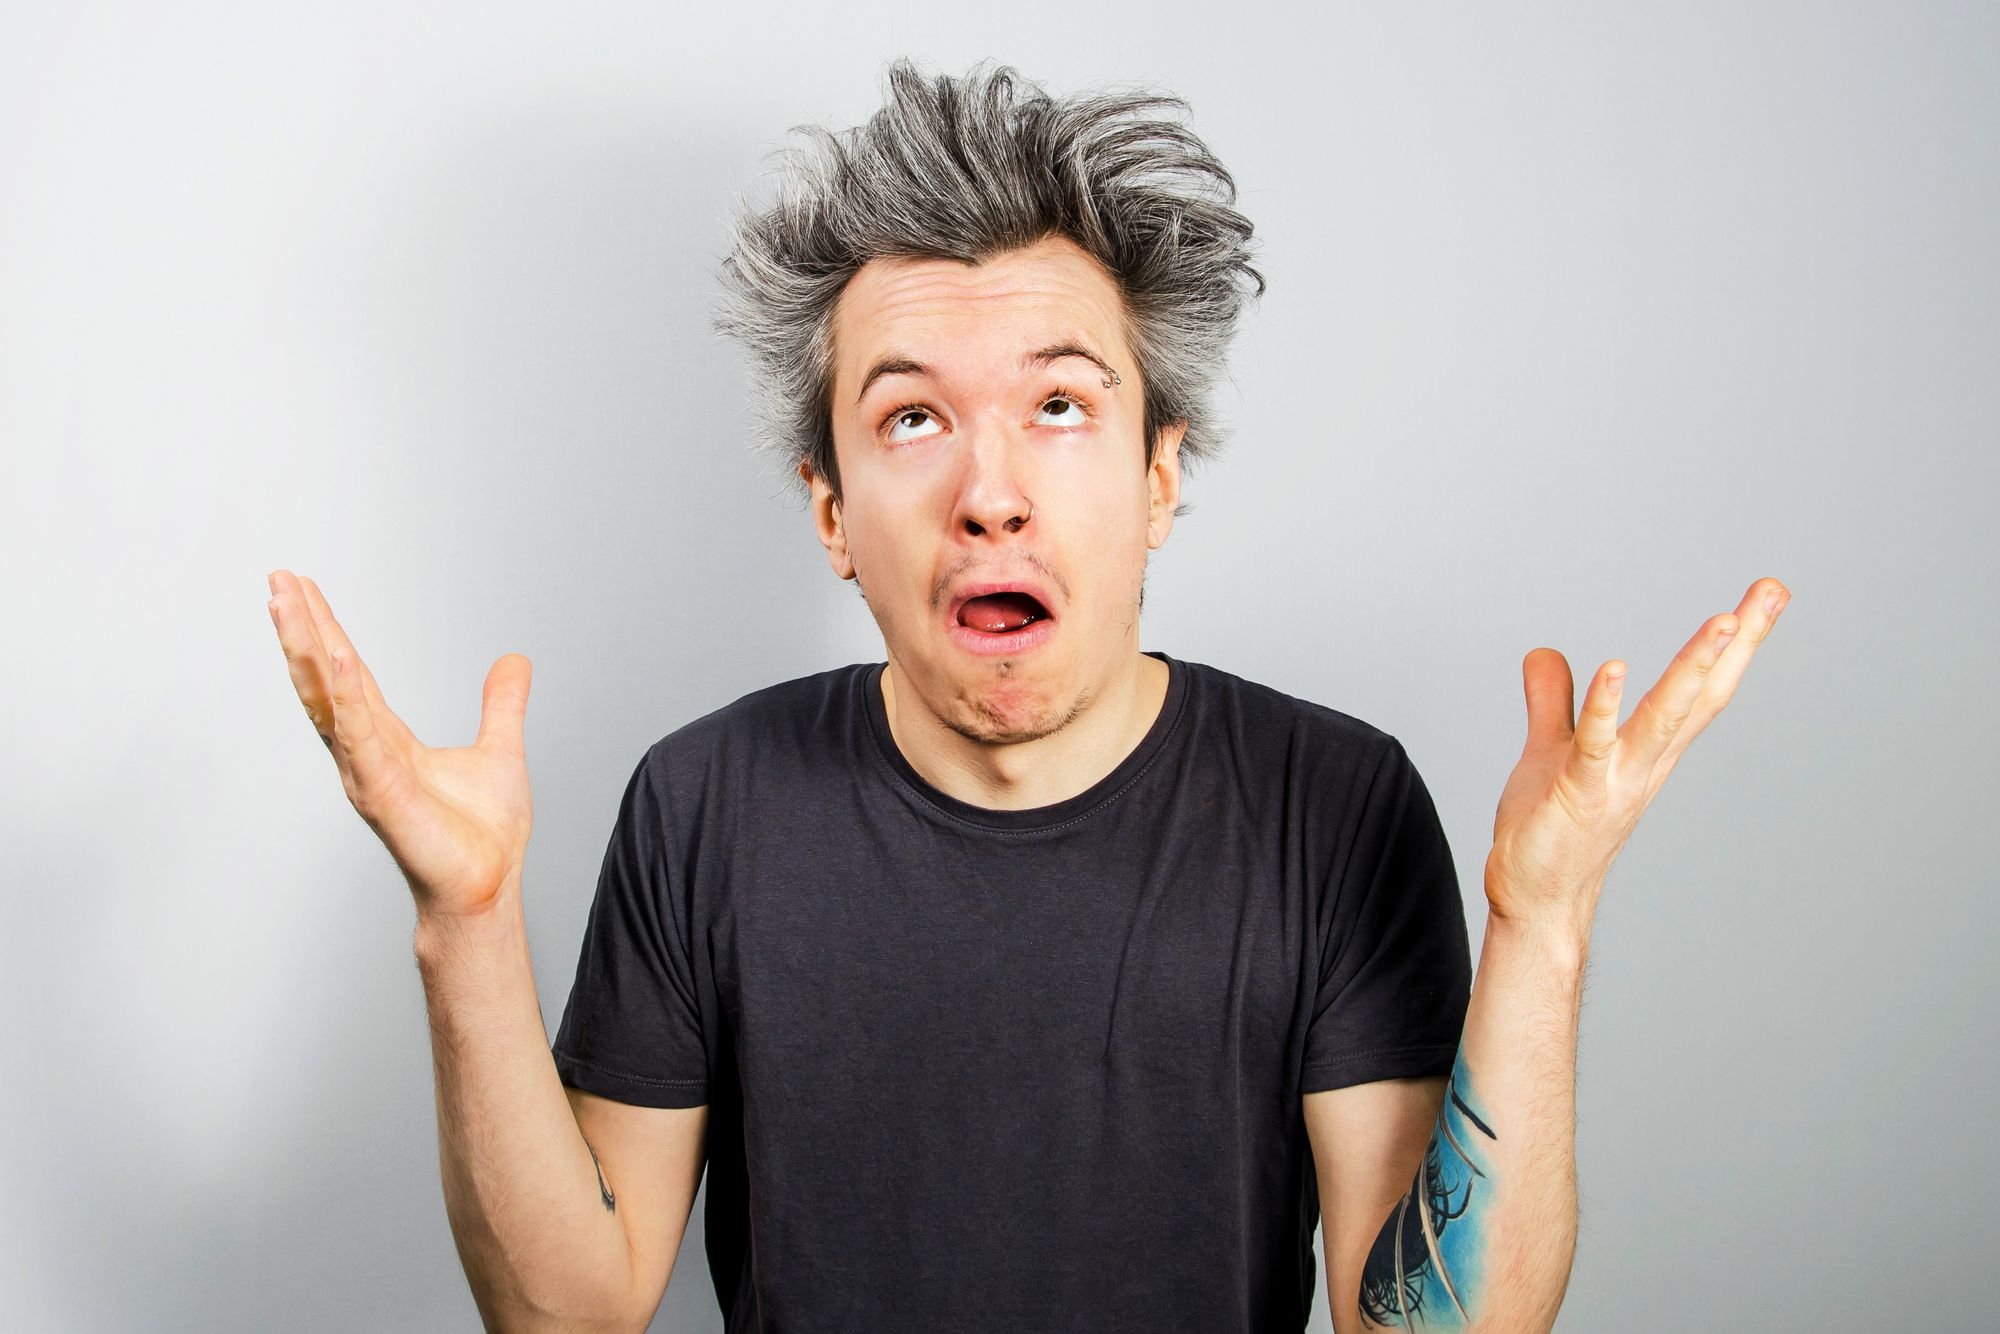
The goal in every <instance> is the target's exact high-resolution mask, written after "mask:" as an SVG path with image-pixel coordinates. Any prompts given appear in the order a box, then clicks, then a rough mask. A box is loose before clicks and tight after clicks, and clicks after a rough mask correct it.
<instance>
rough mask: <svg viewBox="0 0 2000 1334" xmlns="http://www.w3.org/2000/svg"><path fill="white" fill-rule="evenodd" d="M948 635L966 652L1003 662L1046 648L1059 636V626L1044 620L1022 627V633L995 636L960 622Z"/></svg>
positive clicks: (952, 624)
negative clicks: (1056, 635)
mask: <svg viewBox="0 0 2000 1334" xmlns="http://www.w3.org/2000/svg"><path fill="white" fill-rule="evenodd" d="M947 632H948V633H949V634H950V635H951V642H952V643H954V644H956V645H958V646H959V647H960V648H962V649H964V650H965V651H966V652H967V653H976V654H979V655H980V656H982V657H988V658H1000V657H1007V656H1010V655H1012V654H1017V653H1026V652H1028V650H1030V649H1034V648H1039V647H1041V646H1042V645H1043V644H1046V643H1048V642H1049V637H1050V636H1051V635H1053V634H1055V632H1056V623H1055V622H1054V621H1053V620H1050V619H1049V618H1048V617H1046V616H1044V617H1043V618H1042V619H1041V620H1039V621H1031V622H1030V623H1028V624H1027V625H1024V626H1022V627H1021V628H1020V629H1019V630H1008V631H1006V632H1005V633H1002V634H997V635H995V634H988V633H987V632H986V631H984V630H975V629H973V628H972V627H971V626H969V625H960V624H959V623H958V622H956V621H953V622H952V623H951V625H950V626H949V627H947Z"/></svg>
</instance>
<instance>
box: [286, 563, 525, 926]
mask: <svg viewBox="0 0 2000 1334" xmlns="http://www.w3.org/2000/svg"><path fill="white" fill-rule="evenodd" d="M270 586H271V601H270V604H269V605H270V611H271V621H272V624H274V625H275V626H277V629H278V642H279V644H281V645H282V646H283V648H284V650H285V661H286V663H287V664H288V665H289V667H290V668H291V674H292V685H293V687H294V688H295V689H296V690H297V691H298V695H299V702H300V703H301V704H303V705H305V710H306V717H307V718H308V719H310V720H311V722H312V725H313V729H314V730H315V731H316V732H318V733H319V737H320V740H321V741H322V742H324V743H325V744H326V747H327V750H328V751H329V752H331V754H332V755H333V762H334V766H335V767H336V768H337V769H339V771H340V782H341V786H342V787H343V788H344V789H346V792H347V799H348V801H349V802H351V803H352V804H353V806H354V809H355V811H356V812H357V813H359V815H360V816H361V818H362V819H363V820H365V821H367V823H368V827H369V828H370V829H373V830H374V831H375V833H376V835H377V836H378V837H379V838H380V839H381V840H382V842H383V843H384V844H385V845H386V846H387V847H388V849H389V854H390V855H391V856H392V857H394V858H395V859H396V865H397V866H399V867H401V868H402V871H403V876H404V878H405V879H406V880H407V881H409V885H410V891H411V893H413V894H414V895H416V899H417V908H418V911H419V913H440V914H445V915H449V916H462V915H466V914H472V913H478V912H481V911H484V910H485V909H487V908H489V907H491V906H492V905H493V904H494V903H496V902H498V900H499V898H500V895H501V893H502V891H503V890H505V889H507V888H508V887H509V886H510V885H511V886H514V887H516V888H518V886H519V883H520V873H521V866H522V862H523V860H524V858H525V856H526V853H527V847H528V834H529V830H530V829H531V828H532V826H533V824H534V807H533V803H532V802H531V800H530V798H529V794H528V763H527V755H526V752H525V750H524V748H523V739H522V725H523V720H524V718H525V715H526V713H527V707H528V683H529V679H530V676H531V674H532V668H531V665H530V663H529V662H528V660H527V658H525V657H523V656H522V655H521V654H519V653H509V654H506V655H505V656H503V657H502V658H501V659H500V660H499V661H498V662H495V663H494V664H493V666H492V667H491V668H490V669H489V670H488V671H487V673H486V687H485V691H484V694H483V697H482V698H481V700H480V710H479V735H478V737H477V739H476V740H475V741H474V742H473V743H472V744H471V745H470V746H457V747H450V748H442V749H434V748H432V747H429V746H426V745H424V744H423V743H422V742H420V741H418V740H417V738H416V736H415V735H414V734H413V733H412V732H411V731H410V729H409V728H408V727H407V726H405V725H404V723H403V720H402V719H400V718H398V717H397V716H396V715H395V714H394V713H393V712H391V711H390V709H389V706H388V705H387V704H386V703H384V702H383V700H382V692H381V690H380V689H378V688H377V687H376V684H375V677H374V674H373V673H371V672H370V671H369V670H368V665H367V664H366V663H364V662H362V661H361V658H360V655H359V654H357V653H355V651H354V646H353V645H352V644H351V643H349V642H348V639H347V635H346V632H344V631H343V630H342V629H341V628H340V622H338V621H336V620H334V618H333V611H332V609H331V608H329V607H328V606H327V604H326V599H325V598H324V597H322V596H321V595H320V591H319V587H318V586H317V585H316V584H314V583H313V581H312V580H310V579H302V578H300V577H298V576H297V575H294V574H293V573H292V572H291V571H289V570H274V571H272V572H271V575H270Z"/></svg>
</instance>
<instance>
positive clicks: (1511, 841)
mask: <svg viewBox="0 0 2000 1334" xmlns="http://www.w3.org/2000/svg"><path fill="white" fill-rule="evenodd" d="M1791 596H1792V595H1791V592H1790V591H1789V590H1788V589H1786V587H1785V586H1784V585H1783V584H1781V583H1779V582H1778V581H1777V580H1776V579H1770V578H1765V579H1759V580H1757V581H1756V582H1755V583H1753V584H1751V585H1750V588H1749V590H1748V591H1747V592H1746V593H1745V594H1744V595H1743V600H1742V602H1740V603H1738V604H1737V608H1736V611H1735V613H1734V614H1733V615H1731V614H1727V613H1725V614H1723V615H1720V616H1712V617H1710V618H1709V619H1708V620H1707V621H1706V622H1704V623H1703V625H1702V627H1701V629H1699V630H1697V631H1696V632H1695V634H1694V637H1693V638H1692V639H1690V640H1688V642H1687V643H1686V644H1685V645H1684V646H1683V647H1682V648H1681V651H1680V652H1679V653H1678V654H1676V655H1675V656H1674V660H1673V662H1672V663H1670V664H1668V666H1667V670H1666V672H1665V673H1664V674H1662V675H1661V677H1660V679H1659V680H1658V681H1657V682H1655V683H1654V685H1653V688H1652V689H1651V690H1648V691H1647V692H1646V695H1645V698H1643V699H1641V700H1640V701H1639V703H1638V705H1637V707H1635V708H1634V709H1633V711H1632V716H1631V717H1630V718H1628V719H1627V720H1626V721H1625V724H1624V726H1622V727H1621V726H1619V725H1618V701H1619V694H1620V687H1621V686H1622V684H1623V679H1624V675H1625V664H1624V663H1623V662H1621V661H1619V660H1618V659H1616V658H1613V659H1612V660H1611V661H1609V662H1607V663H1605V664H1604V665H1603V666H1602V667H1600V668H1598V669H1597V675H1596V676H1595V677H1594V678H1592V681H1591V684H1590V687H1589V689H1588V691H1587V692H1586V693H1585V695H1584V700H1583V712H1582V714H1581V716H1577V715H1576V714H1575V711H1574V706H1573V699H1574V695H1573V682H1572V680H1571V678H1570V670H1569V660H1568V659H1566V658H1564V657H1563V655H1562V654H1561V653H1559V652H1557V651H1556V650H1555V649H1552V648H1537V649H1534V650H1533V651H1531V652H1530V653H1529V654H1528V656H1527V658H1526V659H1525V660H1524V661H1523V662H1522V664H1521V676H1522V682H1523V686H1524V688H1525V691H1526V694H1527V701H1528V740H1527V745H1526V746H1525V747H1524V748H1523V750H1522V752H1521V760H1520V763H1519V764H1517V765H1516V766H1515V767H1514V772H1513V773H1512V774H1511V775H1510V776H1509V777H1508V779H1507V786H1506V789H1505V790H1504V791H1503V792H1502V793H1501V796H1500V809H1499V813H1498V814H1497V815H1496V816H1495V818H1494V821H1493V851H1492V853H1491V854H1490V855H1489V856H1488V857H1487V860H1486V898H1487V902H1488V903H1489V905H1490V906H1491V909H1492V912H1493V915H1494V916H1495V917H1499V918H1504V919H1507V920H1508V921H1510V922H1514V923H1517V924H1523V925H1527V926H1531V927H1548V928H1551V929H1554V930H1556V931H1559V932H1562V933H1564V934H1565V935H1566V936H1568V937H1569V938H1571V939H1576V940H1587V939H1588V938H1589V931H1590V924H1591V922H1592V920H1593V918H1594V917H1595V914H1596V911H1597V897H1598V893H1599V891H1600V890H1601V889H1602V888H1603V883H1604V876H1605V873H1606V872H1607V871H1608V870H1610V868H1611V862H1612V859H1613V858H1615V857H1616V856H1617V855H1618V853H1619V850H1620V849H1622V848H1623V847H1624V846H1625V841H1626V840H1627V839H1628V838H1630V837H1631V834H1632V829H1633V827H1634V826H1635V825H1637V824H1638V822H1639V817H1640V815H1642V814H1643V813H1644V812H1645V810H1646V807H1647V806H1648V805H1650V804H1651V802H1652V800H1653V794H1654V793H1656V792H1658V791H1659V790H1660V784H1662V783H1664V782H1665V781H1666V778H1667V775H1668V774H1669V773H1671V772H1672V771H1673V767H1674V764H1675V762H1676V761H1678V760H1679V759H1680V755H1681V752H1682V751H1684V750H1686V749H1687V747H1688V744H1689V743H1690V742H1692V741H1693V740H1694V739H1695V737H1697V736H1699V735H1700V734H1701V730H1702V729H1703V728H1704V727H1706V726H1708V724H1709V722H1710V721H1711V720H1713V719H1714V717H1715V715H1716V714H1718V713H1720V712H1722V710H1723V708H1724V707H1725V706H1726V705H1727V704H1728V703H1729V698H1730V696H1731V695H1733V694H1734V693H1735V692H1736V683H1737V682H1738V681H1739V680H1741V679H1742V676H1743V672H1744V669H1745V668H1747V667H1748V666H1749V665H1750V659H1751V658H1752V657H1753V656H1755V655H1756V652H1757V649H1758V646H1759V645H1761V644H1762V643H1763V642H1764V639H1765V637H1766V636H1767V635H1769V634H1770V633H1771V627H1772V626H1773V625H1775V624H1776V623H1777V619H1778V616H1779V614H1780V613H1781V612H1783V611H1784V609H1785V605H1786V604H1787V603H1789V602H1790V601H1791ZM1739 631H1747V633H1738V632H1739ZM1572 717H1575V718H1576V721H1575V723H1574V725H1572V723H1571V719H1572Z"/></svg>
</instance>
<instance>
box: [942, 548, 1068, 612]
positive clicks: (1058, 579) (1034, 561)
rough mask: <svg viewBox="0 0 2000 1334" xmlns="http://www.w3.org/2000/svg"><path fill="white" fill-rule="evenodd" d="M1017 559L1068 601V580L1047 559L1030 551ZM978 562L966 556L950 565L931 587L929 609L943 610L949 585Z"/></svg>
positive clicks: (977, 559)
mask: <svg viewBox="0 0 2000 1334" xmlns="http://www.w3.org/2000/svg"><path fill="white" fill-rule="evenodd" d="M1019 559H1020V560H1021V561H1023V562H1025V563H1026V564H1028V565H1032V566H1033V567H1034V568H1035V569H1036V570H1037V571H1039V572H1040V573H1041V575H1042V577H1043V578H1045V579H1047V580H1048V581H1049V582H1050V583H1052V584H1054V585H1055V586H1056V591H1057V592H1059V593H1061V594H1062V597H1063V601H1064V602H1068V601H1069V583H1068V581H1067V580H1065V579H1064V578H1063V577H1062V576H1061V575H1060V574H1057V573H1056V572H1055V569H1054V568H1053V567H1052V566H1050V565H1049V563H1048V562H1047V561H1045V560H1043V559H1042V558H1041V557H1040V556H1037V555H1036V554H1035V553H1034V552H1032V551H1024V552H1021V553H1020V555H1019ZM979 563H980V562H979V558H978V557H975V556H967V557H966V558H965V559H963V560H961V561H959V562H958V564H956V565H954V566H952V567H951V568H950V569H949V570H946V571H945V572H944V575H943V577H942V578H940V579H939V580H938V581H937V583H936V584H935V585H934V586H933V587H932V588H931V609H932V610H933V611H943V610H944V604H945V594H946V593H947V592H949V591H950V589H951V586H952V585H953V584H955V583H957V582H958V581H959V580H960V579H961V578H963V577H964V575H965V574H966V573H967V572H969V571H971V570H972V569H974V568H975V567H976V566H978V565H979ZM1004 578H1005V576H1004V575H1002V576H998V577H996V578H995V579H994V582H995V583H998V582H1001V581H1002V580H1003V579H1004Z"/></svg>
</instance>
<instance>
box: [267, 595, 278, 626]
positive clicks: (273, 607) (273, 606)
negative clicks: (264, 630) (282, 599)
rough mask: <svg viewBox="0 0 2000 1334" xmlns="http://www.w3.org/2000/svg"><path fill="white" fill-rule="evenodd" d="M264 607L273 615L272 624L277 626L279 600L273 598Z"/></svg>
mask: <svg viewBox="0 0 2000 1334" xmlns="http://www.w3.org/2000/svg"><path fill="white" fill-rule="evenodd" d="M264 607H265V609H266V610H268V611H269V612H270V613H271V624H273V625H276V624H277V623H278V599H276V598H272V599H271V600H270V601H269V602H266V603H265V604H264Z"/></svg>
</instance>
